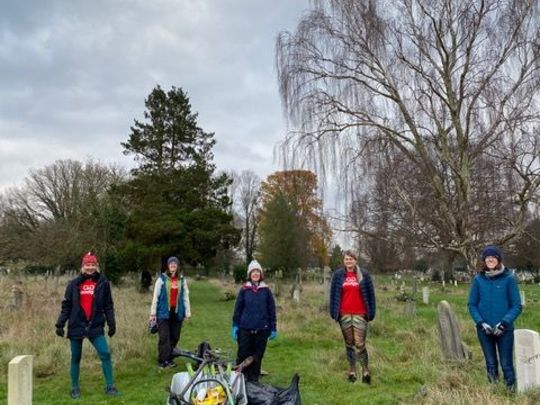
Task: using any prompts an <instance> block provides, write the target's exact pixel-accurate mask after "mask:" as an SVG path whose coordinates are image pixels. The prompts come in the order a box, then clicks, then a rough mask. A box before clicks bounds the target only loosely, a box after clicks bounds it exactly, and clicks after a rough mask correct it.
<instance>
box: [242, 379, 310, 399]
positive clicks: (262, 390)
mask: <svg viewBox="0 0 540 405" xmlns="http://www.w3.org/2000/svg"><path fill="white" fill-rule="evenodd" d="M299 380H300V377H299V376H298V374H295V375H294V377H293V378H292V381H291V385H289V387H288V388H278V387H273V386H271V385H266V384H261V383H255V382H247V383H246V391H247V397H248V405H302V401H301V400H300V390H299V389H298V382H299Z"/></svg>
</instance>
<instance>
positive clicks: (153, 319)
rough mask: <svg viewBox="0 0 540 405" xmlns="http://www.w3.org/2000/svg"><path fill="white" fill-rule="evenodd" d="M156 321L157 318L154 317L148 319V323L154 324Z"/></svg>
mask: <svg viewBox="0 0 540 405" xmlns="http://www.w3.org/2000/svg"><path fill="white" fill-rule="evenodd" d="M156 319H157V318H156V316H155V315H150V316H149V317H148V322H156Z"/></svg>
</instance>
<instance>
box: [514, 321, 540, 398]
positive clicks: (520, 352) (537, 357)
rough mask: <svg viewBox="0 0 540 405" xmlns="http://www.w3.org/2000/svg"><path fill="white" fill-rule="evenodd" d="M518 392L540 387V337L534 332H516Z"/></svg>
mask: <svg viewBox="0 0 540 405" xmlns="http://www.w3.org/2000/svg"><path fill="white" fill-rule="evenodd" d="M514 341H515V357H516V378H517V390H518V392H523V391H526V390H528V389H530V388H537V387H539V386H540V335H539V334H538V333H537V332H535V331H534V330H529V329H516V330H515V331H514Z"/></svg>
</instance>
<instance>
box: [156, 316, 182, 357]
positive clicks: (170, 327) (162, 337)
mask: <svg viewBox="0 0 540 405" xmlns="http://www.w3.org/2000/svg"><path fill="white" fill-rule="evenodd" d="M181 330H182V322H181V321H179V320H178V316H177V315H176V313H175V312H173V311H170V312H169V319H158V334H159V340H158V361H159V362H160V363H164V362H166V361H171V360H172V359H173V358H172V351H173V349H174V348H175V347H176V345H177V344H178V341H179V340H180V331H181Z"/></svg>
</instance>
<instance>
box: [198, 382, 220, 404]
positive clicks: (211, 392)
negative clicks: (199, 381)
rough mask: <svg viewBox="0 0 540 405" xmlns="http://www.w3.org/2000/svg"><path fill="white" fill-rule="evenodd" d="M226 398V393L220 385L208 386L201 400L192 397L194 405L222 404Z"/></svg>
mask: <svg viewBox="0 0 540 405" xmlns="http://www.w3.org/2000/svg"><path fill="white" fill-rule="evenodd" d="M226 400H227V395H226V394H225V391H224V390H223V387H222V386H221V385H218V386H217V387H214V388H209V389H208V391H206V396H205V397H204V399H203V400H198V399H197V398H193V399H192V401H193V404H194V405H223V404H225V401H226Z"/></svg>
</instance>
